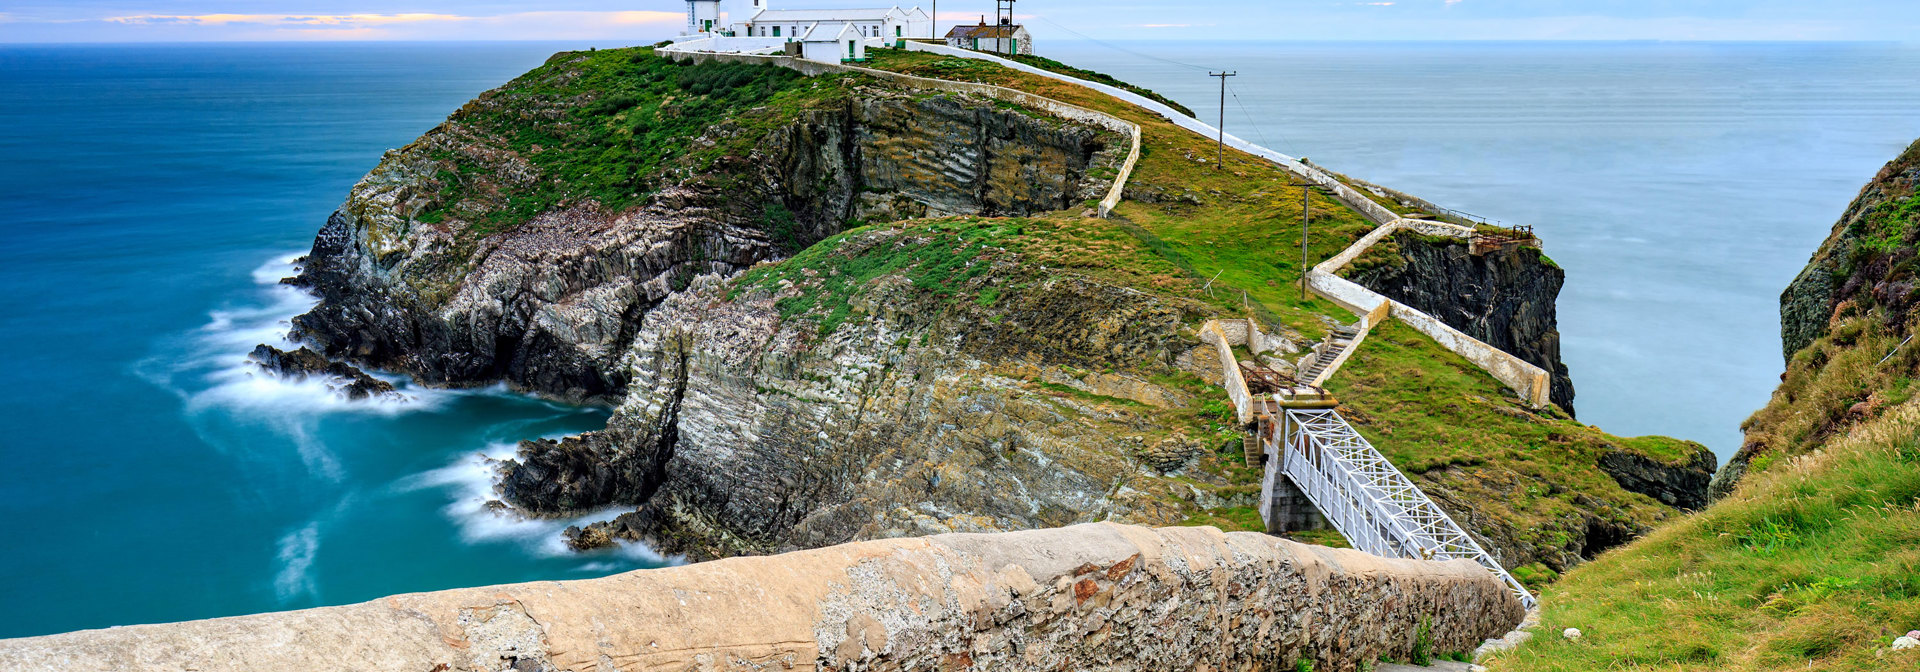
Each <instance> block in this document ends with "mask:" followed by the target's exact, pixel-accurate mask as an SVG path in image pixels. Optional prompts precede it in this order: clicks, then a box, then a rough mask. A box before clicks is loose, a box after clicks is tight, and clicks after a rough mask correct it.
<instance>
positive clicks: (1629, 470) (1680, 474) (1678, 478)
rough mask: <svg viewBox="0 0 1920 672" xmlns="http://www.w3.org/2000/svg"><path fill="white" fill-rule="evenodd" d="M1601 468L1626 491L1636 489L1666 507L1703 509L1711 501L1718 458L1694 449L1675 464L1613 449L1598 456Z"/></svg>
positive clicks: (1710, 453)
mask: <svg viewBox="0 0 1920 672" xmlns="http://www.w3.org/2000/svg"><path fill="white" fill-rule="evenodd" d="M1599 464H1600V468H1601V469H1602V470H1604V471H1606V472H1607V475H1608V476H1612V477H1613V480H1614V481H1615V482H1617V483H1619V484H1620V487H1622V488H1626V490H1627V491H1628V492H1637V493H1640V494H1643V495H1646V496H1648V497H1652V498H1654V499H1657V500H1660V501H1661V502H1663V503H1665V504H1666V505H1667V506H1671V507H1674V508H1678V509H1684V510H1687V511H1698V510H1700V509H1703V508H1706V506H1707V504H1708V503H1710V502H1711V501H1712V500H1711V499H1710V498H1709V497H1708V486H1709V485H1710V484H1712V482H1713V477H1714V472H1715V470H1716V469H1717V468H1718V467H1719V463H1718V460H1717V459H1716V458H1715V457H1714V455H1713V453H1712V452H1710V451H1705V450H1702V451H1695V452H1694V453H1693V456H1692V458H1690V459H1689V460H1688V462H1687V463H1686V464H1680V465H1674V464H1668V463H1665V462H1662V461H1660V460H1656V459H1654V458H1651V457H1648V456H1645V455H1641V454H1639V453H1634V452H1629V451H1624V450H1615V451H1614V452H1611V453H1607V454H1605V455H1602V456H1600V462H1599Z"/></svg>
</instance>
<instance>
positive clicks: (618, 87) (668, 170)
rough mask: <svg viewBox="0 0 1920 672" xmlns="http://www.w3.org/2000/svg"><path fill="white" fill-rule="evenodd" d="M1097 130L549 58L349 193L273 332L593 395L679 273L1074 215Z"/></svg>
mask: <svg viewBox="0 0 1920 672" xmlns="http://www.w3.org/2000/svg"><path fill="white" fill-rule="evenodd" d="M749 100H751V101H754V102H756V103H760V104H759V106H757V107H749V106H748V105H747V104H746V102H745V101H749ZM1110 140H1111V138H1103V136H1102V131H1100V130H1099V129H1094V128H1088V127H1083V126H1078V125H1073V124H1066V123H1060V122H1056V121H1053V120H1051V119H1049V118H1045V117H1042V116H1039V115H1033V114H1031V113H1027V112H1024V111H1022V110H1019V109H1014V108H1010V107H1008V106H1004V105H1000V104H997V103H995V102H993V101H987V100H976V99H969V98H966V97H964V96H926V95H916V94H907V93H900V92H896V91H891V90H888V89H887V88H885V87H884V86H881V85H880V84H878V83H877V82H873V81H869V80H865V79H863V78H859V77H829V78H802V77H799V76H798V75H797V74H795V73H791V72H789V71H785V70H780V69H777V68H773V67H771V66H736V65H722V64H711V65H687V66H680V65H674V64H672V63H671V62H669V61H666V60H665V59H660V58H656V57H654V56H652V55H651V53H650V52H649V51H645V50H641V51H631V52H629V51H605V52H593V53H587V54H580V53H571V54H561V55H559V56H556V57H555V58H554V59H553V60H552V61H550V62H549V63H548V64H546V65H545V66H542V67H541V68H539V69H536V70H535V71H533V72H531V73H528V74H527V75H525V76H522V77H521V78H520V79H518V80H515V81H514V82H513V83H510V84H508V85H506V86H504V87H502V88H500V89H498V90H495V91H492V92H489V93H487V94H486V95H483V96H482V97H480V98H479V99H477V100H475V101H474V102H472V103H469V104H468V105H467V106H466V107H464V108H462V110H461V111H460V112H458V113H456V114H454V115H453V116H452V117H451V118H449V119H448V120H447V122H446V123H444V124H442V125H440V126H439V127H437V128H435V129H434V130H433V131H431V132H429V133H427V134H426V135H425V136H423V137H421V138H420V139H419V140H417V141H415V142H414V143H412V144H410V145H408V146H407V147H405V148H402V149H398V150H394V151H392V152H389V153H388V154H387V156H386V157H384V158H383V159H382V161H381V163H380V165H379V166H378V167H377V168H375V169H374V170H373V172H372V173H370V174H369V175H368V176H367V177H366V178H365V179H363V180H361V182H360V183H359V184H357V185H355V187H354V188H353V191H352V193H351V194H350V195H349V196H348V198H347V200H346V203H345V204H343V205H342V206H341V207H340V209H339V211H337V212H336V213H334V215H333V216H332V217H331V218H330V219H329V220H328V222H327V225H326V227H325V228H324V229H322V230H321V232H320V234H319V236H318V237H317V239H316V241H315V243H314V248H313V252H312V254H310V255H309V256H308V257H307V258H306V259H305V260H304V262H303V267H304V270H303V272H302V273H301V275H300V276H299V277H298V278H297V279H296V280H295V282H296V283H297V284H301V285H304V286H306V287H309V288H311V289H312V290H314V291H315V292H316V293H317V294H319V295H320V298H321V303H320V305H319V306H318V307H316V308H315V309H314V310H313V311H312V312H310V313H308V314H306V315H303V316H301V317H299V318H298V319H297V320H296V321H295V326H296V334H295V336H296V337H298V338H302V339H305V340H308V341H311V342H313V343H315V344H317V345H318V346H320V347H321V348H322V349H323V350H324V352H325V353H326V354H327V355H329V356H333V357H343V358H348V359H351V360H353V361H355V362H357V363H361V364H365V365H370V366H373V367H377V368H381V369H386V370H392V371H398V372H404V373H407V374H409V375H412V376H414V377H416V378H418V379H420V380H422V381H424V382H427V383H430V384H439V385H464V384H483V383H491V382H495V381H502V380H504V381H506V382H507V383H509V384H511V385H513V386H514V387H516V388H518V389H523V390H527V391H531V392H536V393H541V394H545V395H550V396H554V397H558V398H563V399H568V400H575V401H604V402H611V401H615V400H618V399H619V398H620V396H621V394H622V393H623V392H624V391H625V389H626V387H627V380H626V379H625V378H624V375H625V373H624V367H621V366H618V365H617V361H618V360H619V359H620V357H621V356H622V355H623V354H624V353H625V351H626V346H627V344H628V343H629V342H631V341H632V340H633V338H634V336H635V327H636V326H637V325H638V324H639V322H640V318H641V317H642V316H643V315H644V314H645V313H646V312H647V311H649V310H651V309H652V308H653V307H654V306H656V305H658V304H659V303H660V302H661V301H662V300H664V299H666V298H667V297H668V296H670V295H671V294H673V293H674V292H676V291H679V290H681V289H684V288H685V287H686V286H687V284H688V283H689V282H690V281H691V280H692V279H693V278H694V277H697V276H700V275H703V274H722V275H726V274H732V273H736V272H738V271H740V270H743V269H745V268H747V267H749V266H751V265H753V264H754V263H757V262H760V261H764V260H768V259H777V258H780V257H783V256H785V255H788V254H791V253H793V252H795V251H798V250H800V249H804V248H805V247H806V246H808V245H811V244H812V243H814V242H815V241H818V240H820V239H822V238H825V237H827V236H829V235H832V234H833V233H836V232H838V231H840V230H842V229H844V228H846V227H847V226H848V225H849V224H850V223H854V224H857V223H860V222H864V221H869V220H875V221H890V220H894V219H903V218H907V217H922V216H927V215H939V214H959V213H981V214H995V215H1018V214H1025V213H1030V212H1039V211H1049V210H1058V209H1062V208H1071V207H1076V206H1077V205H1079V204H1080V203H1082V202H1083V201H1084V200H1085V199H1086V198H1088V197H1092V196H1095V195H1096V194H1098V193H1099V190H1100V189H1101V188H1102V187H1103V186H1104V184H1105V183H1104V182H1100V181H1099V180H1096V179H1092V178H1090V177H1088V171H1089V169H1091V168H1095V167H1096V166H1107V165H1110V164H1111V163H1112V162H1113V161H1115V160H1116V159H1117V158H1118V157H1117V155H1118V151H1116V150H1115V149H1114V148H1113V147H1112V146H1111V143H1110V142H1109V141H1110Z"/></svg>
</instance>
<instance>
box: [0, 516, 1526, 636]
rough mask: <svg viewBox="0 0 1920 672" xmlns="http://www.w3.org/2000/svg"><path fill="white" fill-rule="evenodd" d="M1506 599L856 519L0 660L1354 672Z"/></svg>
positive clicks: (1443, 580)
mask: <svg viewBox="0 0 1920 672" xmlns="http://www.w3.org/2000/svg"><path fill="white" fill-rule="evenodd" d="M1522 611H1523V610H1522V608H1521V606H1520V602H1519V600H1517V599H1515V598H1514V597H1513V594H1512V593H1510V592H1508V591H1507V589H1506V587H1505V586H1503V585H1501V584H1500V583H1499V582H1498V581H1497V580H1496V579H1495V578H1494V577H1493V575H1492V574H1489V573H1488V572H1487V571H1486V570H1483V569H1481V568H1480V567H1479V566H1478V565H1475V564H1473V563H1472V562H1469V561H1466V560H1455V561H1452V562H1445V563H1441V562H1421V561H1411V560H1387V559H1383V558H1377V557H1373V556H1370V555H1366V554H1364V553H1359V552H1356V551H1346V550H1334V549H1326V548H1316V547H1309V546H1303V545H1300V544H1295V543H1292V542H1288V541H1283V540H1280V539H1275V538H1273V537H1268V536H1265V535H1260V534H1250V533H1233V534H1223V533H1221V532H1220V531H1218V530H1212V529H1205V528H1197V529H1193V528H1189V529H1163V530H1150V529H1145V528H1139V527H1128V526H1120V525H1111V524H1101V525H1083V526H1078V527H1073V528H1067V529H1057V530H1038V531H1032V532H1020V533H1013V534H999V535H975V534H962V535H943V536H936V537H927V538H920V539H896V540H883V541H869V542H863V543H859V544H850V545H846V546H835V547H832V548H824V549H817V550H811V551H803V552H798V553H792V554H788V555H782V556H777V557H760V558H735V559H730V560H722V561H716V562H711V563H701V564H698V565H693V566H688V567H677V568H671V569H657V570H643V571H638V572H630V573H627V574H621V575H618V576H611V577H607V578H602V579H593V580H587V581H562V582H544V583H539V584H531V583H530V584H522V585H517V586H495V587H489V588H471V589H466V590H452V591H444V592H438V593H423V594H415V595H401V596H395V597H390V598H387V599H384V600H380V601H377V602H368V603H364V604H357V605H351V606H343V607H327V608H322V609H310V610H306V611H296V612H287V613H280V614H264V615H259V616H244V617H239V618H227V619H218V620H210V621H196V622H189V623H176V624H169V625H140V626H133V627H127V628H115V629H112V630H95V631H90V632H78V633H72V634H66V635H55V636H51V637H37V638H31V639H20V640H10V641H0V665H5V667H6V669H8V670H15V671H37V670H82V669H85V670H123V671H127V672H138V671H147V670H154V671H158V670H181V669H191V670H234V671H241V670H244V671H245V672H272V671H278V670H287V671H291V670H314V669H351V670H381V671H384V670H393V671H395V672H425V671H429V670H442V671H447V672H452V671H459V672H483V671H484V672H506V671H509V670H511V671H513V672H557V671H559V670H568V671H580V672H585V671H587V670H614V669H647V670H656V669H657V670H768V669H782V670H784V669H808V670H849V671H851V670H925V671H927V672H935V671H938V672H947V671H951V670H969V669H981V670H1013V671H1020V670H1047V671H1054V670H1095V669H1098V670H1204V669H1216V670H1226V669H1236V670H1241V669H1268V670H1279V669H1307V668H1312V669H1316V670H1329V671H1332V672H1353V671H1356V670H1363V669H1372V667H1373V666H1374V664H1375V663H1376V662H1377V661H1379V660H1382V659H1400V660H1410V659H1415V658H1417V657H1422V656H1429V655H1431V656H1439V655H1443V654H1451V653H1460V652H1465V651H1469V650H1472V649H1473V648H1474V647H1475V646H1477V645H1479V643H1480V642H1481V641H1482V640H1484V639H1486V638H1488V637H1493V636H1497V635H1499V634H1501V633H1504V632H1506V631H1508V630H1509V629H1511V628H1512V627H1513V626H1514V625H1516V624H1518V623H1519V622H1520V620H1521V616H1522Z"/></svg>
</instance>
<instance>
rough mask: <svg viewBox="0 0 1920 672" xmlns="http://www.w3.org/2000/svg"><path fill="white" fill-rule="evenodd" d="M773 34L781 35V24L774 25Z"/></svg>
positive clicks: (775, 35)
mask: <svg viewBox="0 0 1920 672" xmlns="http://www.w3.org/2000/svg"><path fill="white" fill-rule="evenodd" d="M773 36H774V37H779V36H780V27H779V26H774V27H773Z"/></svg>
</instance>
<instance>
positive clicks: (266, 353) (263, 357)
mask: <svg viewBox="0 0 1920 672" xmlns="http://www.w3.org/2000/svg"><path fill="white" fill-rule="evenodd" d="M247 359H249V360H251V361H253V362H254V363H255V364H258V365H260V368H261V369H264V370H266V371H267V372H268V373H271V374H273V375H275V376H277V377H280V378H286V379H291V380H304V379H306V378H308V377H311V376H322V377H326V378H328V379H330V380H331V381H333V382H332V387H333V390H334V391H335V392H338V393H340V395H341V396H344V397H346V398H347V399H350V400H356V401H357V400H361V399H368V398H372V397H394V398H398V393H396V392H395V391H394V389H393V384H392V383H388V382H387V381H384V380H380V379H379V378H375V377H373V376H369V375H367V372H365V371H361V370H360V369H358V368H356V367H354V366H353V365H351V364H346V363H342V362H335V361H331V360H328V359H327V358H326V357H324V356H321V354H320V353H318V352H314V351H313V349H311V348H300V349H299V350H295V351H293V352H287V351H284V350H281V349H279V348H276V347H273V346H271V345H266V344H264V343H263V344H261V345H259V346H257V347H255V348H254V349H253V352H252V353H251V354H249V355H247Z"/></svg>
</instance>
